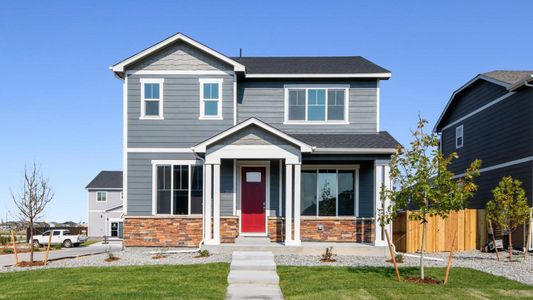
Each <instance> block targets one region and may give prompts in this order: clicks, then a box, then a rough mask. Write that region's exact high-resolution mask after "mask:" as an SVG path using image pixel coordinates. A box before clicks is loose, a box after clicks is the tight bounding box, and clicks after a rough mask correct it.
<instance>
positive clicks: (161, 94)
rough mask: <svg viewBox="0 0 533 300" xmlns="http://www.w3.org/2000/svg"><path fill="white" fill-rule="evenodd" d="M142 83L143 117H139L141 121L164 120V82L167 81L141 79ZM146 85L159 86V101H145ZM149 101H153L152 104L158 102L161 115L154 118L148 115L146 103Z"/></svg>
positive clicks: (161, 79)
mask: <svg viewBox="0 0 533 300" xmlns="http://www.w3.org/2000/svg"><path fill="white" fill-rule="evenodd" d="M139 81H140V83H141V116H140V117H139V119H140V120H163V119H164V112H163V110H164V105H163V99H164V95H163V91H164V89H163V85H164V82H165V79H163V78H141V79H139ZM145 84H159V99H145V98H144V85H145ZM147 101H151V102H156V101H157V102H158V105H159V109H158V112H159V114H158V115H157V116H152V115H149V116H148V115H146V105H145V103H146V102H147Z"/></svg>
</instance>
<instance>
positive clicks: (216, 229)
mask: <svg viewBox="0 0 533 300" xmlns="http://www.w3.org/2000/svg"><path fill="white" fill-rule="evenodd" d="M213 243H215V244H216V245H218V244H220V165H219V164H216V165H213Z"/></svg>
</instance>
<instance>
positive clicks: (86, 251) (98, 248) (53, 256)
mask: <svg viewBox="0 0 533 300" xmlns="http://www.w3.org/2000/svg"><path fill="white" fill-rule="evenodd" d="M109 248H111V251H113V252H117V251H120V250H122V242H121V241H110V242H109V244H102V242H99V243H96V244H92V245H89V246H86V247H74V248H63V249H61V250H54V251H50V255H49V256H48V260H57V259H62V258H75V257H79V256H85V255H94V254H100V253H105V252H106V251H107V250H108V249H109ZM45 253H46V251H41V252H35V253H34V255H33V256H34V257H33V258H34V260H44V256H45ZM29 260H30V254H29V253H21V254H19V261H29ZM14 264H15V254H8V255H0V266H2V267H5V266H11V265H14Z"/></svg>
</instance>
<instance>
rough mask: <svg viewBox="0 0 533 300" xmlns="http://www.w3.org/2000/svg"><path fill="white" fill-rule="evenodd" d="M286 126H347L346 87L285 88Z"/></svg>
mask: <svg viewBox="0 0 533 300" xmlns="http://www.w3.org/2000/svg"><path fill="white" fill-rule="evenodd" d="M285 123H286V124H324V123H332V124H347V123H348V87H347V86H338V87H337V86H335V87H299V86H290V87H287V86H286V88H285Z"/></svg>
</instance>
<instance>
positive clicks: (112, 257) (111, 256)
mask: <svg viewBox="0 0 533 300" xmlns="http://www.w3.org/2000/svg"><path fill="white" fill-rule="evenodd" d="M106 253H107V258H106V259H104V261H106V262H112V261H115V260H119V259H120V258H118V257H116V256H115V254H114V253H113V252H112V251H111V247H108V248H107V250H106Z"/></svg>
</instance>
